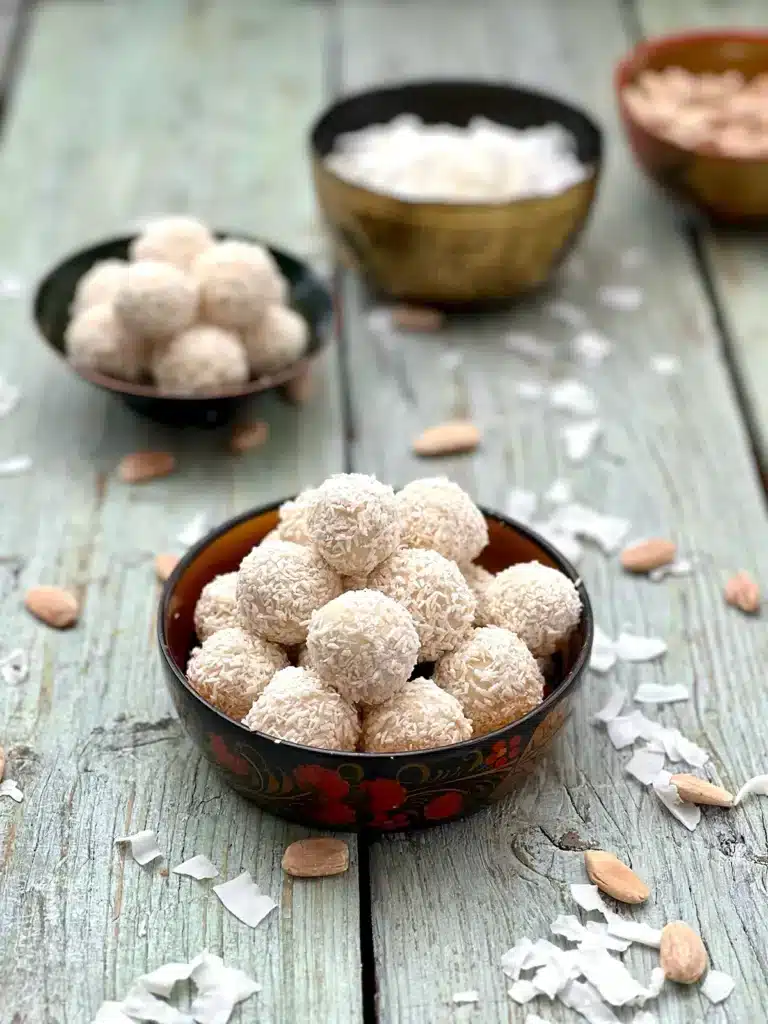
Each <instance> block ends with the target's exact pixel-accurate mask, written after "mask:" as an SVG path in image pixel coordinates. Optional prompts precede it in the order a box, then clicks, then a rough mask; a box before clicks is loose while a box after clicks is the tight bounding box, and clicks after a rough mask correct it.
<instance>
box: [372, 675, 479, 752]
mask: <svg viewBox="0 0 768 1024" xmlns="http://www.w3.org/2000/svg"><path fill="white" fill-rule="evenodd" d="M471 735H472V726H471V724H470V722H469V720H468V719H467V717H466V716H465V714H464V712H463V711H462V710H461V704H459V702H458V701H457V700H456V698H455V697H454V696H452V695H451V694H450V693H446V691H445V690H441V689H440V687H439V686H436V685H435V684H434V683H433V682H432V680H431V679H412V680H411V681H410V682H408V683H406V684H405V686H404V687H403V688H402V690H400V691H399V692H398V693H396V694H395V695H394V697H390V698H389V700H387V701H385V702H384V703H383V704H379V705H377V706H376V707H374V708H369V709H368V710H367V711H366V712H365V713H364V715H363V731H362V736H361V742H360V749H361V750H366V751H368V752H370V753H381V754H396V753H398V752H399V751H403V750H428V749H430V748H431V747H447V746H449V745H450V744H452V743H460V742H461V741H462V740H468V739H469V737H470V736H471Z"/></svg>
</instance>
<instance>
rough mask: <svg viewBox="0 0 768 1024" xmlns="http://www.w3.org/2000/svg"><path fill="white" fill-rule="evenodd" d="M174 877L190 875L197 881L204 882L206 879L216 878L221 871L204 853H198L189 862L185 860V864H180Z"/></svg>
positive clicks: (174, 871) (175, 869)
mask: <svg viewBox="0 0 768 1024" xmlns="http://www.w3.org/2000/svg"><path fill="white" fill-rule="evenodd" d="M173 873H174V875H189V877H190V878H196V879H197V881H198V882H199V881H202V880H203V879H204V878H216V876H217V875H218V874H219V869H218V868H217V867H216V865H215V864H214V863H213V861H210V860H208V858H207V857H206V856H205V854H203V853H198V854H196V855H195V856H194V857H190V858H189V860H185V861H184V862H183V863H181V864H178V865H177V866H176V867H175V868H174V869H173Z"/></svg>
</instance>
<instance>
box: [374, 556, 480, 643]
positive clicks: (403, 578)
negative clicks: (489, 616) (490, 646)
mask: <svg viewBox="0 0 768 1024" xmlns="http://www.w3.org/2000/svg"><path fill="white" fill-rule="evenodd" d="M368 586H369V587H370V588H371V589H372V590H380V591H381V592H382V594H386V595H387V596H388V597H391V598H392V599H393V601H397V602H398V604H401V605H402V606H403V607H404V608H405V609H406V610H407V611H408V612H409V613H410V615H411V618H412V619H413V622H414V625H415V626H416V632H417V633H418V634H419V643H420V645H421V646H420V648H419V658H418V660H419V661H437V659H438V658H440V657H441V656H442V655H443V654H445V653H446V652H447V651H452V650H454V648H456V647H458V646H459V644H460V643H461V642H462V640H464V639H465V638H466V637H467V635H468V634H469V632H470V629H471V628H472V623H473V621H474V618H475V605H476V602H475V596H474V594H473V593H472V591H471V590H470V589H469V587H468V586H467V584H466V582H465V580H464V577H463V576H462V575H461V572H460V570H459V567H458V566H457V565H456V564H455V562H449V561H448V559H447V558H443V556H442V555H439V554H438V553H437V552H436V551H424V550H421V549H417V548H414V549H402V550H400V551H397V552H396V553H395V554H394V555H391V556H390V557H389V558H388V559H387V560H386V562H382V564H381V565H380V566H378V567H377V568H376V569H374V571H373V572H372V573H371V575H370V576H369V577H368Z"/></svg>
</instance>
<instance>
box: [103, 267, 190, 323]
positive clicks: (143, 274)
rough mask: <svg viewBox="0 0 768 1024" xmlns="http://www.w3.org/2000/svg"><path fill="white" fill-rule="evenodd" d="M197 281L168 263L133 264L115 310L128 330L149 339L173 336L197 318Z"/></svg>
mask: <svg viewBox="0 0 768 1024" xmlns="http://www.w3.org/2000/svg"><path fill="white" fill-rule="evenodd" d="M197 307H198V293H197V286H196V285H195V282H194V281H193V280H192V279H191V278H190V277H188V276H187V275H186V274H184V273H183V272H182V271H181V270H179V269H178V267H172V266H171V265H170V264H169V263H157V262H156V261H154V260H143V261H142V262H141V263H132V264H130V266H129V267H128V269H127V270H126V273H125V280H124V282H123V285H122V287H121V288H120V290H119V292H118V293H117V295H116V296H115V311H116V313H117V315H118V317H119V318H120V319H121V320H122V322H123V323H124V324H125V326H126V328H127V329H128V330H129V331H132V332H133V333H134V334H138V335H140V336H141V337H143V338H147V339H149V340H150V341H155V340H158V339H165V338H172V337H173V335H174V334H179V333H181V331H185V330H186V329H187V328H188V327H191V326H192V324H193V323H194V321H195V319H196V317H197Z"/></svg>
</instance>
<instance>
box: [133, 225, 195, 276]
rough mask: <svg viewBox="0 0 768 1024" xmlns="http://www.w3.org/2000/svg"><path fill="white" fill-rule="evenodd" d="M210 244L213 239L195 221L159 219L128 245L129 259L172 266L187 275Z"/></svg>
mask: <svg viewBox="0 0 768 1024" xmlns="http://www.w3.org/2000/svg"><path fill="white" fill-rule="evenodd" d="M213 244H214V238H213V235H212V234H211V232H210V231H209V230H208V228H207V227H206V226H205V224H203V223H202V221H199V220H197V218H195V217H158V219H157V220H153V221H151V222H150V223H149V224H147V226H146V227H145V228H144V230H143V231H142V232H141V234H140V235H138V236H137V237H136V238H134V240H133V241H132V242H131V247H130V255H131V259H132V260H155V261H156V262H158V263H171V264H173V266H174V267H178V268H179V270H184V271H187V270H189V268H190V267H191V266H192V264H193V262H194V261H195V260H196V259H197V257H198V256H199V255H200V254H201V253H203V252H205V251H206V249H210V247H211V246H212V245H213Z"/></svg>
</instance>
